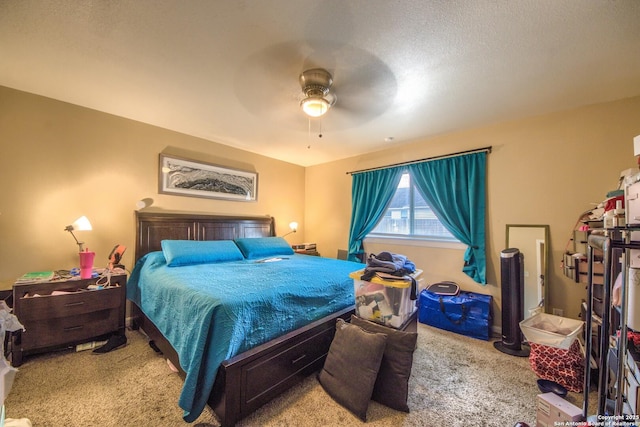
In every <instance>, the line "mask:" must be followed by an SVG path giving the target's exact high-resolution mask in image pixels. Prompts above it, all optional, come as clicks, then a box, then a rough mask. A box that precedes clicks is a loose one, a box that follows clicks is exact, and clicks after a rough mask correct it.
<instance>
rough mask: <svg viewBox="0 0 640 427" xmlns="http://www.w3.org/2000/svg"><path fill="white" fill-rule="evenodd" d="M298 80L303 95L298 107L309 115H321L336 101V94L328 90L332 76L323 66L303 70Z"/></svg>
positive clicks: (331, 82)
mask: <svg viewBox="0 0 640 427" xmlns="http://www.w3.org/2000/svg"><path fill="white" fill-rule="evenodd" d="M299 80H300V86H301V87H302V92H303V93H304V96H305V97H304V98H303V99H302V100H301V101H300V107H302V111H304V112H305V114H306V115H308V116H309V117H320V116H323V115H324V114H325V113H326V112H327V111H329V108H331V107H332V106H333V105H334V104H335V103H336V100H337V96H336V95H335V94H334V93H331V92H330V90H331V85H332V84H333V77H332V76H331V73H329V72H328V71H327V70H325V69H324V68H311V69H309V70H305V71H303V72H302V74H300V78H299Z"/></svg>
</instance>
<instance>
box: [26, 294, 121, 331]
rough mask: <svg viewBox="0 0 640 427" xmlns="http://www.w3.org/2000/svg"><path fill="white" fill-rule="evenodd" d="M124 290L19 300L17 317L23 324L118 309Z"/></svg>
mask: <svg viewBox="0 0 640 427" xmlns="http://www.w3.org/2000/svg"><path fill="white" fill-rule="evenodd" d="M123 289H124V288H120V287H117V288H109V289H101V290H87V291H78V292H74V293H72V294H66V295H44V296H38V297H29V298H20V301H18V306H17V307H16V311H17V316H18V318H19V319H20V321H21V322H23V323H25V322H26V323H29V322H31V321H38V320H51V321H53V319H56V318H62V317H70V316H78V315H82V314H87V313H92V312H94V311H97V310H107V309H114V308H118V307H120V305H121V298H122V292H123Z"/></svg>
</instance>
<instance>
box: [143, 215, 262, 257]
mask: <svg viewBox="0 0 640 427" xmlns="http://www.w3.org/2000/svg"><path fill="white" fill-rule="evenodd" d="M269 236H275V224H274V220H273V218H272V217H270V216H261V217H252V216H224V215H206V214H195V213H172V212H139V211H136V252H135V259H136V261H137V260H138V259H140V258H141V257H142V256H143V255H146V254H147V253H149V252H153V251H160V250H162V248H161V246H160V242H161V241H162V240H233V239H236V238H240V237H269Z"/></svg>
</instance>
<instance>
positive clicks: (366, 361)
mask: <svg viewBox="0 0 640 427" xmlns="http://www.w3.org/2000/svg"><path fill="white" fill-rule="evenodd" d="M386 342H387V337H386V335H383V334H377V333H372V332H367V331H365V330H363V329H361V328H359V327H357V326H354V325H351V324H349V323H347V322H345V321H344V320H342V319H338V321H337V323H336V335H335V337H334V338H333V341H332V342H331V346H330V347H329V353H328V354H327V359H326V360H325V363H324V367H323V368H322V371H320V374H319V375H318V380H319V381H320V384H322V388H324V390H325V391H326V392H327V393H328V394H329V395H330V396H331V397H332V398H333V399H334V400H335V401H336V402H338V403H339V404H340V405H342V406H344V407H345V408H347V409H348V410H349V411H351V412H352V413H353V414H355V415H356V416H357V417H359V418H360V419H361V420H362V421H366V420H367V408H368V407H369V401H370V400H371V393H372V392H373V386H374V384H375V382H376V377H377V375H378V369H379V368H380V362H381V361H382V354H383V353H384V348H385V345H386Z"/></svg>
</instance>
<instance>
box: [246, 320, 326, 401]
mask: <svg viewBox="0 0 640 427" xmlns="http://www.w3.org/2000/svg"><path fill="white" fill-rule="evenodd" d="M334 334H335V328H328V329H325V330H323V331H320V332H318V333H316V334H315V335H312V336H310V337H309V338H308V339H305V340H303V341H301V342H299V343H297V344H295V345H293V346H292V347H289V348H284V349H282V350H281V351H274V352H273V353H272V354H270V355H269V356H268V357H266V358H262V359H260V360H256V361H255V362H253V363H250V364H249V365H247V366H246V367H245V369H244V371H243V374H242V382H243V383H244V387H243V389H244V390H245V395H244V396H243V398H242V405H243V406H248V407H259V406H262V405H263V404H265V403H266V402H268V401H269V400H270V399H272V398H273V397H272V396H271V393H272V392H273V391H276V390H277V389H278V388H279V387H282V388H283V390H286V389H287V388H289V387H288V386H287V383H288V382H289V381H294V382H297V381H298V380H299V379H300V378H295V377H301V378H304V377H306V376H308V375H309V374H311V373H313V372H315V371H317V370H318V369H320V368H321V367H322V365H323V364H324V360H325V358H326V356H327V352H328V349H329V346H330V345H331V341H332V340H333V336H334Z"/></svg>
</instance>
